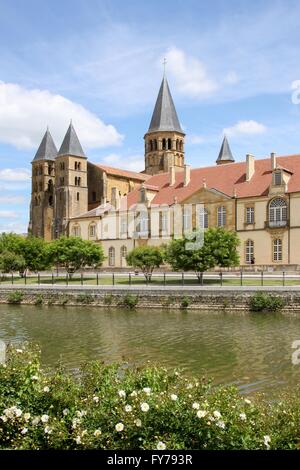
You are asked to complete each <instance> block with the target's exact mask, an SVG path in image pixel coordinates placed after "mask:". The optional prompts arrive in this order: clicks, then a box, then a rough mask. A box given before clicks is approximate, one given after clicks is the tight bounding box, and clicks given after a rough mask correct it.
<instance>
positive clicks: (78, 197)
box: [76, 193, 80, 201]
mask: <svg viewBox="0 0 300 470" xmlns="http://www.w3.org/2000/svg"><path fill="white" fill-rule="evenodd" d="M79 199H80V194H79V193H77V194H76V201H79Z"/></svg>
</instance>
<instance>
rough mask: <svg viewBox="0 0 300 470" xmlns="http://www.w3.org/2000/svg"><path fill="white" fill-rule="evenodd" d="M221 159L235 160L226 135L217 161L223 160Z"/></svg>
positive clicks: (226, 160) (225, 160)
mask: <svg viewBox="0 0 300 470" xmlns="http://www.w3.org/2000/svg"><path fill="white" fill-rule="evenodd" d="M221 161H222V162H234V158H233V155H232V153H231V150H230V146H229V143H228V140H227V137H226V135H225V137H224V139H223V142H222V145H221V149H220V153H219V156H218V158H217V163H218V162H221Z"/></svg>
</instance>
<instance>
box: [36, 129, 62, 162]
mask: <svg viewBox="0 0 300 470" xmlns="http://www.w3.org/2000/svg"><path fill="white" fill-rule="evenodd" d="M56 156H57V148H56V146H55V143H54V141H53V139H52V135H51V134H50V131H49V128H48V127H47V130H46V132H45V134H44V137H43V139H42V142H41V143H40V146H39V148H38V150H37V152H36V154H35V157H34V159H33V161H37V160H54V159H55V157H56Z"/></svg>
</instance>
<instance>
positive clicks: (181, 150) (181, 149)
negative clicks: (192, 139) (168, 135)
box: [180, 140, 183, 152]
mask: <svg viewBox="0 0 300 470" xmlns="http://www.w3.org/2000/svg"><path fill="white" fill-rule="evenodd" d="M180 152H183V141H182V140H181V141H180Z"/></svg>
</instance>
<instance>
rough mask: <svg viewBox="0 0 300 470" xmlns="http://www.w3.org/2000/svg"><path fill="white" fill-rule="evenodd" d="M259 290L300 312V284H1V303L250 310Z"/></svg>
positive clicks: (284, 307)
mask: <svg viewBox="0 0 300 470" xmlns="http://www.w3.org/2000/svg"><path fill="white" fill-rule="evenodd" d="M257 292H266V293H268V294H269V295H271V296H272V297H278V298H281V299H282V300H283V309H282V310H283V311H286V312H291V311H295V312H296V311H297V312H300V287H295V286H291V287H290V286H287V287H283V286H276V287H260V286H255V287H250V286H235V287H229V286H223V287H218V286H215V287H207V286H199V287H198V286H197V287H194V286H193V287H178V286H172V287H170V286H168V287H165V286H155V287H154V286H151V285H150V286H143V287H136V286H115V287H113V286H105V287H104V286H101V287H95V286H64V287H62V286H51V287H49V286H32V285H31V286H18V287H17V286H12V285H7V286H1V287H0V304H27V305H28V304H29V305H64V306H68V305H70V306H74V305H76V306H80V305H81V306H84V305H89V306H94V307H105V308H109V307H128V308H169V309H193V310H209V309H211V310H220V309H222V310H249V307H250V301H251V298H252V297H253V295H255V294H256V293H257Z"/></svg>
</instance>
